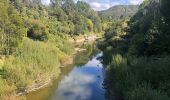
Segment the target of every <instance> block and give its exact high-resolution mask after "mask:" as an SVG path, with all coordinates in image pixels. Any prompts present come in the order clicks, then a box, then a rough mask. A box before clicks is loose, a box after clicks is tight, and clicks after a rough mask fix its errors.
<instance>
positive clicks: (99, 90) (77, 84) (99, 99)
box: [27, 45, 106, 100]
mask: <svg viewBox="0 0 170 100" xmlns="http://www.w3.org/2000/svg"><path fill="white" fill-rule="evenodd" d="M91 46H92V47H93V45H91ZM90 50H91V51H90ZM100 56H102V53H96V52H94V50H93V49H88V51H87V52H81V53H78V54H77V56H76V57H75V63H74V64H73V65H70V66H68V67H65V68H62V74H61V75H60V77H59V79H58V80H56V81H55V82H54V83H52V84H51V85H50V86H49V87H46V88H44V89H41V90H39V91H36V92H32V93H30V94H28V95H27V100H106V99H105V90H104V89H103V86H102V83H103V80H104V68H103V65H102V64H101V63H100V61H99V60H97V59H96V58H98V57H100Z"/></svg>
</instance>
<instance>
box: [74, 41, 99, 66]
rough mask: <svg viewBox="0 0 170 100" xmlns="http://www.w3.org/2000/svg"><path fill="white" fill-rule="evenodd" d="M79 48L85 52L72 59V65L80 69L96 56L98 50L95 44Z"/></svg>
mask: <svg viewBox="0 0 170 100" xmlns="http://www.w3.org/2000/svg"><path fill="white" fill-rule="evenodd" d="M81 48H85V49H86V51H83V52H78V53H77V54H76V56H75V58H74V65H75V66H78V67H81V66H83V65H84V64H86V63H87V62H88V61H89V60H91V59H92V58H93V56H94V55H96V54H97V53H98V52H99V50H98V49H97V47H96V45H95V42H92V43H87V44H83V45H82V46H81Z"/></svg>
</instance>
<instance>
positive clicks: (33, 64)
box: [0, 0, 170, 100]
mask: <svg viewBox="0 0 170 100" xmlns="http://www.w3.org/2000/svg"><path fill="white" fill-rule="evenodd" d="M50 1H51V3H50V4H49V5H43V4H42V2H41V0H0V99H2V100H11V99H12V100H18V99H25V97H24V96H17V95H19V94H22V93H26V92H27V91H30V90H32V89H34V88H37V87H39V86H40V87H41V86H42V85H44V84H46V83H48V81H50V80H52V79H53V78H58V76H59V74H60V73H61V68H60V67H61V66H63V65H65V64H66V63H68V62H67V61H69V60H70V58H72V54H74V53H73V52H74V45H73V44H72V43H70V41H69V40H73V39H75V38H78V37H79V36H81V37H82V36H87V35H93V34H94V35H99V34H102V33H105V34H104V39H103V40H101V41H99V42H98V47H99V48H100V49H101V50H102V51H103V54H104V56H103V61H104V63H105V65H106V66H107V67H106V81H105V84H106V88H107V93H108V99H111V100H113V99H114V98H116V99H118V100H119V99H120V100H170V70H169V67H170V56H169V53H170V28H169V27H170V14H169V13H168V12H170V1H169V0H144V2H143V3H142V4H141V5H140V6H133V5H129V6H127V5H124V6H116V7H112V8H110V9H108V10H106V11H100V12H96V11H94V10H92V9H91V7H90V5H89V4H87V3H85V2H82V1H78V2H75V1H73V0H50ZM89 49H90V47H89ZM89 54H90V53H89ZM79 60H82V59H79ZM82 63H83V64H84V62H83V61H82ZM80 65H81V63H80Z"/></svg>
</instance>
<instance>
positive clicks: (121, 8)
mask: <svg viewBox="0 0 170 100" xmlns="http://www.w3.org/2000/svg"><path fill="white" fill-rule="evenodd" d="M138 7H139V6H138V5H117V6H113V7H111V8H109V9H107V10H103V11H99V16H100V17H101V19H102V21H112V20H119V19H124V18H126V17H132V16H133V15H134V14H135V13H136V12H137V11H138Z"/></svg>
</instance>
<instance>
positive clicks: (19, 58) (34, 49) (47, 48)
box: [0, 38, 68, 95]
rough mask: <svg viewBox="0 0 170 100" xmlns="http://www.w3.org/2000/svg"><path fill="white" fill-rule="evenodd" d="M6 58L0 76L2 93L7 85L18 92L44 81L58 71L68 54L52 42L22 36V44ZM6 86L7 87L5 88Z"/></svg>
mask: <svg viewBox="0 0 170 100" xmlns="http://www.w3.org/2000/svg"><path fill="white" fill-rule="evenodd" d="M13 55H14V56H10V57H9V58H7V60H6V61H5V63H4V65H3V70H4V71H5V72H4V74H5V75H3V77H4V78H3V79H2V78H0V94H1V95H4V94H7V93H10V92H6V91H7V90H4V89H9V88H8V87H11V86H12V87H14V88H12V89H10V91H15V90H17V91H18V92H22V91H25V89H29V88H32V86H34V85H35V84H37V83H41V82H45V81H46V80H49V79H50V78H52V77H57V76H58V75H59V73H60V63H61V61H62V59H64V58H67V57H68V56H67V55H66V54H65V53H64V52H62V51H61V50H60V49H59V48H58V47H56V45H54V44H53V43H48V42H47V43H44V42H39V41H33V40H31V39H28V38H24V40H23V44H22V45H21V46H20V47H19V48H18V49H17V51H16V52H15V53H14V54H13ZM6 87H7V88H6Z"/></svg>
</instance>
